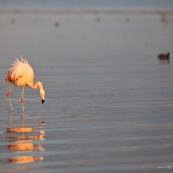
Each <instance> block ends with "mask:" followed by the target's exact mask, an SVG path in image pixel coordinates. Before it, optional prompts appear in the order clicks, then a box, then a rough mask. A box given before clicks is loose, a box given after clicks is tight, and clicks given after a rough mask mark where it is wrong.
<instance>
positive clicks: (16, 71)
mask: <svg viewBox="0 0 173 173" xmlns="http://www.w3.org/2000/svg"><path fill="white" fill-rule="evenodd" d="M4 81H5V82H9V83H11V84H12V85H13V86H12V87H11V88H10V90H9V91H8V93H7V97H8V99H9V102H10V106H11V110H12V111H13V106H12V102H11V99H10V93H11V91H12V89H13V88H14V86H15V85H16V86H19V87H22V88H23V89H22V97H21V104H22V110H23V112H24V87H25V86H28V87H30V88H31V89H34V90H36V89H37V88H39V89H40V96H41V98H42V104H43V103H44V99H45V91H44V89H43V85H42V83H41V82H39V81H38V82H36V83H35V84H34V72H33V69H32V67H31V65H30V64H29V63H28V61H27V60H26V59H23V58H22V57H21V59H20V60H19V59H17V58H16V60H15V62H14V63H13V64H12V65H11V67H10V68H9V69H8V74H7V77H6V79H5V80H4Z"/></svg>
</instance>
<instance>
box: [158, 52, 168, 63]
mask: <svg viewBox="0 0 173 173" xmlns="http://www.w3.org/2000/svg"><path fill="white" fill-rule="evenodd" d="M170 56H171V53H170V52H168V53H161V54H159V55H158V59H159V60H160V61H161V62H163V61H166V62H168V63H170Z"/></svg>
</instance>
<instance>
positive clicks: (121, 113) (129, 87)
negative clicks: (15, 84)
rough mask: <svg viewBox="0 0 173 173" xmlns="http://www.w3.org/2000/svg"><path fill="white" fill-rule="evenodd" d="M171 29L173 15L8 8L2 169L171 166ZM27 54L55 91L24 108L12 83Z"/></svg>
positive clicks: (2, 21)
mask: <svg viewBox="0 0 173 173" xmlns="http://www.w3.org/2000/svg"><path fill="white" fill-rule="evenodd" d="M172 35H173V17H172V16H171V15H170V14H168V15H166V16H165V15H149V14H148V15H143V14H141V15H135V14H129V15H127V14H124V15H123V14H121V15H117V14H116V15H113V14H112V15H111V14H110V15H106V14H101V13H100V14H95V15H94V14H90V13H88V14H73V15H72V14H52V13H50V14H32V13H29V14H28V13H26V14H24V13H22V14H21V13H14V14H12V13H3V14H1V15H0V58H1V68H0V71H1V81H2V82H1V84H0V105H1V108H0V119H1V121H0V137H1V141H0V153H1V154H0V168H1V172H3V173H7V172H11V173H20V172H25V173H31V172H34V173H54V172H56V173H57V172H63V173H70V172H81V173H88V172H92V173H96V172H99V173H100V172H121V173H124V172H136V173H144V172H157V173H159V172H165V171H166V172H172V166H173V159H172V158H173V152H172V149H173V145H172V144H173V134H172V128H173V116H172V108H173V95H172V93H173V92H172V91H173V90H172V86H173V80H172V73H173V66H172V60H171V63H170V64H167V63H160V62H159V61H158V59H157V55H158V54H159V53H160V52H167V51H172V45H173V38H172ZM21 55H22V56H23V57H27V59H28V61H29V62H30V63H31V65H32V66H33V68H34V71H35V80H36V81H37V80H40V81H42V82H43V85H44V88H45V90H46V100H45V103H44V104H43V105H42V104H41V98H40V97H39V92H38V91H33V90H31V89H29V88H26V89H25V113H24V114H22V112H21V105H20V97H21V88H15V89H14V90H13V92H12V94H11V98H12V102H13V106H14V113H11V112H10V105H9V103H8V100H7V98H6V92H7V91H8V89H9V88H10V84H4V83H3V79H4V78H5V75H6V74H7V69H8V68H9V66H10V64H11V63H13V61H14V57H15V56H17V57H20V56H21ZM43 122H44V123H43Z"/></svg>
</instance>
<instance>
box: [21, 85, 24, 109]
mask: <svg viewBox="0 0 173 173" xmlns="http://www.w3.org/2000/svg"><path fill="white" fill-rule="evenodd" d="M21 104H22V110H23V112H24V87H23V88H22V98H21Z"/></svg>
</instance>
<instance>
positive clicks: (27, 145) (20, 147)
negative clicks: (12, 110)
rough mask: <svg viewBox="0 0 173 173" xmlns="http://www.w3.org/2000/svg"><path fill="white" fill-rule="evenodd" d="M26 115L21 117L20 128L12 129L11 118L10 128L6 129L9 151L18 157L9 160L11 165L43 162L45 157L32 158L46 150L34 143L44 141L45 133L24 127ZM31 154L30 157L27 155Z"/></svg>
mask: <svg viewBox="0 0 173 173" xmlns="http://www.w3.org/2000/svg"><path fill="white" fill-rule="evenodd" d="M23 117H24V115H23V114H22V116H21V125H20V127H12V123H11V119H12V118H11V117H10V120H9V124H10V127H8V128H7V129H6V141H7V142H8V143H9V144H8V145H7V149H8V150H10V151H13V152H14V153H16V154H19V155H18V156H15V157H11V158H9V159H8V161H9V162H10V163H31V162H35V161H41V160H43V159H44V158H43V156H32V153H33V152H34V155H35V152H37V151H39V154H40V151H41V152H43V151H45V149H44V148H43V146H42V145H41V144H35V142H34V141H37V143H38V141H43V140H45V139H44V136H45V132H44V130H43V128H42V130H40V129H39V130H38V129H36V128H37V127H35V128H33V127H26V126H25V125H24V118H23ZM27 153H31V154H29V155H25V154H27Z"/></svg>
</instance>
